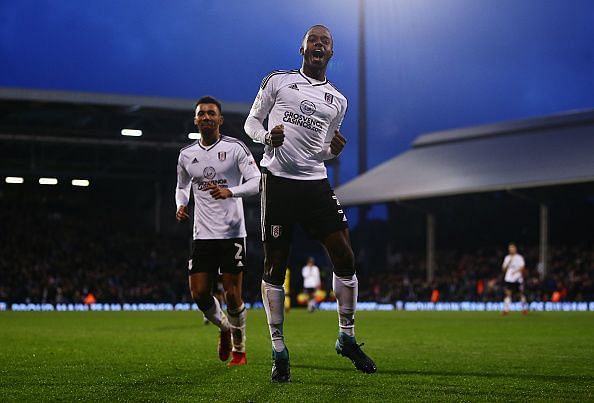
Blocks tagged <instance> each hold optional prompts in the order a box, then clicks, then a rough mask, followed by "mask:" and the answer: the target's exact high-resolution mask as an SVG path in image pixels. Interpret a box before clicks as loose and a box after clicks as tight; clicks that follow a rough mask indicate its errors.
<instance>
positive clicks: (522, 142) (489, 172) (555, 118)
mask: <svg viewBox="0 0 594 403" xmlns="http://www.w3.org/2000/svg"><path fill="white" fill-rule="evenodd" d="M592 150H594V110H586V111H571V112H567V113H561V114H557V115H551V116H546V117H541V118H534V119H526V120H520V121H512V122H503V123H497V124H491V125H484V126H477V127H470V128H462V129H454V130H447V131H442V132H436V133H429V134H424V135H421V136H419V137H418V138H417V139H416V140H415V141H414V142H413V145H412V149H411V150H409V151H406V152H404V153H402V154H401V155H399V156H397V157H395V158H393V159H391V160H389V161H387V162H385V163H383V164H381V165H380V166H378V167H376V168H374V169H372V170H371V171H369V172H367V173H365V174H363V175H361V176H358V177H357V178H355V179H353V180H352V181H350V182H348V183H346V184H345V185H343V186H341V187H340V188H338V189H337V191H336V193H337V195H338V197H339V198H340V200H341V202H342V203H343V204H344V205H349V206H355V205H367V204H374V203H390V202H392V203H393V202H400V201H407V202H408V203H407V204H411V202H412V201H414V203H415V204H417V205H419V206H433V207H435V206H439V204H440V202H443V200H445V199H446V198H447V199H448V200H451V198H452V197H459V196H463V195H471V194H486V193H494V192H501V191H503V192H509V193H511V194H522V195H525V197H526V198H529V199H531V200H533V201H535V202H537V203H538V204H537V205H538V206H539V209H538V210H536V211H534V215H535V217H539V219H538V222H539V224H538V225H539V245H540V251H539V258H540V269H541V275H542V276H544V275H546V271H547V269H548V261H549V256H548V244H549V237H550V233H549V215H550V210H549V209H550V203H549V200H553V199H556V200H559V199H564V198H565V197H564V195H563V194H562V192H563V191H565V189H567V188H568V186H569V185H572V186H574V188H576V187H577V189H578V190H577V191H579V192H582V191H583V189H582V188H583V186H582V185H584V186H589V185H592V184H594V152H592ZM580 186H582V188H580ZM586 191H589V190H586ZM588 195H589V193H588ZM586 197H590V196H586ZM426 210H430V209H426ZM437 220H438V217H437V216H436V215H434V213H433V212H432V213H427V220H426V222H427V228H426V240H427V242H426V247H427V253H426V254H427V265H426V266H427V267H426V269H427V278H428V279H431V278H432V276H433V271H434V269H435V268H434V262H433V260H434V257H435V254H434V253H435V252H434V251H435V246H436V245H435V239H434V233H435V226H436V225H437ZM464 225H465V223H464V222H460V227H461V228H463V226H464Z"/></svg>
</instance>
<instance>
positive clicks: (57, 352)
mask: <svg viewBox="0 0 594 403" xmlns="http://www.w3.org/2000/svg"><path fill="white" fill-rule="evenodd" d="M336 322H337V320H336V314H335V313H334V312H316V313H315V314H307V313H306V312H304V311H298V310H294V311H292V312H290V313H289V314H288V315H287V319H286V322H285V334H286V341H287V344H288V346H289V348H290V350H291V362H292V376H293V382H292V383H291V384H289V385H276V384H271V383H270V380H269V379H270V378H269V377H270V343H269V336H268V333H267V326H266V322H265V316H264V312H263V311H251V312H249V314H248V340H247V346H248V360H249V364H248V365H247V366H245V367H241V368H232V369H230V368H227V367H226V366H225V365H224V364H223V363H221V362H220V361H219V360H218V358H217V354H216V337H217V331H216V329H215V328H214V327H213V326H212V325H209V326H204V325H202V323H201V316H200V315H199V314H198V313H196V312H150V313H149V312H85V313H79V312H60V313H58V312H55V313H53V312H52V313H17V312H3V313H0V401H38V400H42V401H47V400H63V401H73V400H98V401H114V400H133V401H139V400H142V401H175V402H177V401H198V400H206V401H213V400H218V401H255V402H261V401H273V402H278V401H316V402H327V401H401V400H406V401H410V400H417V401H436V400H449V401H477V400H483V401H485V400H486V401H495V400H502V401H510V400H513V401H518V400H524V401H525V400H542V401H561V400H566V401H576V400H577V401H588V400H589V401H594V314H592V313H531V314H530V315H528V316H527V317H523V316H521V315H519V314H517V313H516V314H512V315H511V316H509V317H502V316H501V315H500V314H498V313H483V312H481V313H463V312H455V313H454V312H452V313H443V312H432V313H428V312H427V313H425V312H410V313H406V312H361V313H359V314H358V316H357V336H358V339H359V341H360V342H361V341H364V342H365V347H364V350H365V351H366V352H368V353H369V355H370V356H372V357H373V358H374V359H375V360H376V363H377V366H378V373H377V374H375V375H365V374H362V373H359V372H357V371H355V369H354V368H353V366H352V364H351V363H350V361H347V360H346V359H345V358H343V357H339V356H337V355H336V353H335V351H334V341H335V336H336V332H337V331H336Z"/></svg>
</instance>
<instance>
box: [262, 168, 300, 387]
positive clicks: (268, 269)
mask: <svg viewBox="0 0 594 403" xmlns="http://www.w3.org/2000/svg"><path fill="white" fill-rule="evenodd" d="M293 182H294V181H293ZM291 185H292V182H291V181H290V180H287V179H284V178H277V177H274V176H272V175H270V174H269V173H267V172H263V173H262V192H261V211H262V240H263V242H264V274H263V276H262V303H263V304H264V310H265V311H266V317H267V319H268V329H269V331H270V338H271V341H272V361H273V364H272V375H271V378H272V381H273V382H290V380H291V374H290V364H289V351H288V349H287V347H286V346H285V341H284V334H283V322H284V319H285V318H284V304H285V290H284V288H283V283H284V281H285V271H286V267H287V259H288V256H289V251H290V241H291V235H292V232H293V225H292V222H293V221H292V220H293V218H292V213H293V209H292V208H291V195H293V194H294V192H295V187H294V186H291Z"/></svg>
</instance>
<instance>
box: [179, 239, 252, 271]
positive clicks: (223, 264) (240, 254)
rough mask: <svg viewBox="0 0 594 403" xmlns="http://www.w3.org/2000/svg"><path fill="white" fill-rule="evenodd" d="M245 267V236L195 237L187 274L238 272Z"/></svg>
mask: <svg viewBox="0 0 594 403" xmlns="http://www.w3.org/2000/svg"><path fill="white" fill-rule="evenodd" d="M245 267H246V259H245V238H233V239H195V240H194V241H193V242H192V254H191V255H190V260H189V262H188V274H190V275H191V274H194V273H205V272H206V273H213V274H218V273H219V272H220V273H231V274H239V273H241V272H243V271H244V269H245Z"/></svg>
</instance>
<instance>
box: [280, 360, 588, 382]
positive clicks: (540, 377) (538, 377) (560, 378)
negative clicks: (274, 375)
mask: <svg viewBox="0 0 594 403" xmlns="http://www.w3.org/2000/svg"><path fill="white" fill-rule="evenodd" d="M291 367H292V368H302V369H317V370H320V371H339V372H353V371H356V370H355V368H337V367H327V366H321V365H302V364H301V365H300V364H298V365H291ZM377 374H378V375H382V374H387V375H420V376H446V377H448V376H449V377H465V376H468V377H478V378H520V379H525V380H535V381H552V382H565V383H573V382H576V381H582V382H593V381H594V376H592V375H545V374H521V373H520V374H518V373H512V372H509V373H499V372H468V371H467V372H447V371H435V370H427V371H424V370H419V371H412V370H405V369H381V367H380V368H379V369H378V371H377ZM362 375H363V374H362ZM369 376H374V375H369Z"/></svg>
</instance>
